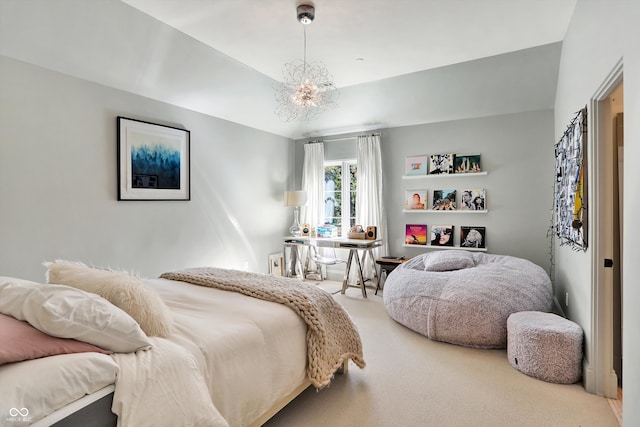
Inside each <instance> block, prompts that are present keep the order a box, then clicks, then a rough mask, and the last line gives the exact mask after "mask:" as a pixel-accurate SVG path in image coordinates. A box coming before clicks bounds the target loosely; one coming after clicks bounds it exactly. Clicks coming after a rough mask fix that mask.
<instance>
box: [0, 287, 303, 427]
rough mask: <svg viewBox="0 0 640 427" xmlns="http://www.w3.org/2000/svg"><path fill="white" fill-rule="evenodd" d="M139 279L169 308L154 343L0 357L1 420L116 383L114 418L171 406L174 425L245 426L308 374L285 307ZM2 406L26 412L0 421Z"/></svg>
mask: <svg viewBox="0 0 640 427" xmlns="http://www.w3.org/2000/svg"><path fill="white" fill-rule="evenodd" d="M145 283H146V284H148V285H149V286H151V287H152V288H153V289H155V290H156V291H157V292H158V293H159V294H160V296H161V297H162V299H163V300H164V302H165V303H166V305H167V307H168V308H169V311H170V312H171V315H172V317H173V318H174V327H173V332H172V334H171V336H170V337H168V338H167V339H161V338H151V341H152V342H153V344H154V347H153V348H152V349H151V350H140V351H138V352H136V353H128V354H115V355H112V356H108V355H104V354H99V353H78V354H67V355H60V356H51V357H46V358H41V359H35V360H29V361H25V362H18V363H11V364H6V365H2V366H0V413H1V414H0V415H1V416H2V418H1V419H0V425H4V424H5V422H10V425H11V426H20V425H28V424H29V423H32V422H35V421H37V420H39V419H41V418H43V417H45V416H46V415H48V414H50V413H52V412H53V411H55V410H58V409H60V408H62V407H64V406H65V405H67V404H69V403H70V402H73V401H75V400H78V399H80V398H82V397H83V396H85V395H87V394H90V393H93V392H95V391H97V390H100V389H102V388H104V387H105V386H108V385H110V384H114V383H115V384H116V387H115V393H114V400H113V406H112V411H113V412H114V413H116V414H117V415H119V417H120V419H119V423H120V424H119V425H126V426H136V427H138V426H144V425H150V426H151V425H167V421H168V422H169V424H171V420H169V419H168V418H167V417H168V415H167V414H171V415H173V416H178V419H179V422H178V424H175V425H189V424H188V423H187V424H185V423H184V422H183V421H186V420H191V421H190V422H191V425H207V426H224V425H226V424H227V423H228V425H229V426H232V427H234V426H246V425H249V424H251V423H252V422H254V421H255V420H256V419H257V418H259V417H260V416H262V415H263V414H264V412H265V411H267V410H268V409H270V408H272V407H273V406H274V404H275V403H277V402H280V401H281V400H282V399H283V398H284V397H285V396H288V395H289V394H290V393H291V392H292V391H293V390H294V389H296V388H298V387H299V386H301V385H302V384H308V379H307V373H306V364H307V354H306V352H307V350H306V332H307V327H306V325H305V323H304V321H303V320H302V319H301V318H300V317H299V316H298V315H297V314H295V313H294V311H292V310H291V309H290V308H288V307H286V306H284V305H281V304H278V303H273V302H267V301H263V300H259V299H256V298H251V297H248V296H244V295H241V294H239V293H235V292H227V291H222V290H218V289H213V288H208V287H202V286H196V285H191V284H188V283H184V282H180V281H174V280H166V279H147V280H145ZM185 361H186V362H185ZM189 364H191V366H192V367H196V368H195V369H189V368H188V366H187V365H189ZM185 367H186V369H185ZM117 375H120V377H117ZM142 391H144V393H143V394H144V398H140V399H139V398H138V396H139V394H140V393H141V392H142ZM160 396H162V398H160ZM167 397H168V398H169V399H168V400H167V399H166V398H167ZM144 399H147V400H144ZM163 399H164V400H163ZM162 402H168V403H166V407H163V405H162ZM10 408H16V409H20V410H21V411H22V408H27V410H28V412H29V414H28V416H27V417H25V418H24V420H23V419H22V417H21V416H19V417H20V418H21V419H20V420H16V419H12V420H10V421H7V417H6V415H8V413H9V410H10ZM164 409H167V411H165V412H163V410H164ZM174 409H175V411H174V412H173V413H171V411H172V410H174ZM13 412H16V411H13ZM180 413H182V414H184V417H183V418H180ZM223 418H224V419H223ZM204 419H206V422H204V421H203V420H204ZM174 421H175V419H174Z"/></svg>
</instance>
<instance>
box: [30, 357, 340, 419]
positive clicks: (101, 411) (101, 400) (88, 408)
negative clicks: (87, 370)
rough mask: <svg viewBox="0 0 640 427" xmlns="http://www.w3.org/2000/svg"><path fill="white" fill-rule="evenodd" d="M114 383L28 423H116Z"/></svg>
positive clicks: (276, 409) (301, 388)
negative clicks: (113, 408) (112, 410)
mask: <svg viewBox="0 0 640 427" xmlns="http://www.w3.org/2000/svg"><path fill="white" fill-rule="evenodd" d="M348 369H349V361H348V360H347V361H345V362H343V364H342V367H341V368H340V369H339V370H338V371H337V373H338V374H346V373H347V371H348ZM309 386H311V382H310V381H309V379H306V380H305V381H304V382H303V383H302V384H300V385H299V386H298V387H296V388H295V389H294V390H292V391H291V393H289V394H287V395H286V396H284V397H283V398H282V399H280V400H279V401H277V402H275V403H274V404H273V405H272V406H271V407H270V408H269V409H267V410H266V411H265V412H264V413H263V414H262V415H260V416H259V417H258V418H256V419H255V420H254V421H253V422H252V423H250V424H249V426H248V427H260V426H261V425H263V424H264V423H266V422H267V421H269V419H271V417H273V416H274V415H275V414H277V413H278V412H280V410H281V409H282V408H284V407H285V406H287V405H288V404H289V403H290V402H291V401H292V400H293V399H295V398H296V397H298V396H299V395H300V394H301V393H302V392H303V391H305V390H306V389H307V388H308V387H309ZM114 389H115V387H114V386H113V385H110V386H108V387H105V388H103V389H101V390H98V391H97V392H95V393H92V394H89V395H86V396H84V397H82V398H80V399H78V400H76V401H75V402H72V403H70V404H68V405H67V406H65V407H63V408H61V409H59V410H58V411H56V412H54V413H52V414H49V415H48V416H46V417H44V418H42V419H41V420H39V421H37V422H35V423H34V424H32V427H45V426H51V427H77V426H79V425H81V426H83V427H116V426H117V424H118V417H117V416H116V415H115V414H114V413H113V412H111V406H112V404H113V392H114Z"/></svg>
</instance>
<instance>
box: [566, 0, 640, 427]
mask: <svg viewBox="0 0 640 427" xmlns="http://www.w3.org/2000/svg"><path fill="white" fill-rule="evenodd" d="M639 22H640V3H639V2H636V1H614V2H612V1H604V0H599V1H594V0H589V1H587V0H579V1H578V3H577V5H576V9H575V11H574V14H573V17H572V19H571V23H570V25H569V28H568V30H567V34H566V37H565V41H564V44H563V48H562V56H561V61H560V73H559V76H558V89H557V94H556V105H555V134H556V137H557V138H559V137H560V135H561V134H562V132H564V130H565V127H566V125H567V121H568V120H570V119H571V118H572V117H573V116H574V114H575V112H576V111H577V110H578V109H580V108H582V107H583V106H584V105H589V104H590V101H591V99H592V98H593V97H594V95H595V94H596V92H597V91H598V88H599V87H600V86H601V85H602V84H603V82H604V81H605V80H606V79H607V75H608V74H609V73H610V72H611V71H612V70H613V68H614V66H615V65H616V64H617V63H618V61H620V60H622V63H623V70H624V113H625V117H626V118H627V119H628V120H625V123H624V127H625V128H624V134H625V137H624V139H625V154H624V156H625V159H627V161H628V162H627V165H632V162H631V161H629V159H637V158H640V144H639V143H638V141H640V122H638V120H637V117H640V50H639V49H638V40H640V25H639ZM589 123H590V125H593V122H592V121H590V122H589ZM590 129H592V128H590ZM592 136H593V135H591V136H590V137H589V141H588V144H589V148H592V143H593V139H592ZM591 166H592V164H590V165H589V167H590V169H589V175H593V174H594V170H593V169H592V167H591ZM592 179H595V177H592ZM624 182H625V186H624V193H625V194H624V218H625V222H626V224H625V225H624V233H625V234H624V242H623V253H624V255H623V265H624V271H623V289H622V293H623V295H624V301H623V308H622V311H623V319H622V323H623V336H622V340H623V360H624V368H623V380H622V382H623V387H624V402H625V404H624V417H623V422H624V425H625V426H637V425H640V406H639V405H637V404H634V403H633V402H640V366H639V365H638V363H637V361H638V360H640V339H639V338H638V328H637V325H640V311H638V307H639V306H640V286H638V277H640V264H639V263H638V260H639V259H640V247H639V246H638V244H637V243H636V242H637V241H638V240H640V229H639V228H638V227H634V226H633V225H634V224H633V221H635V219H636V218H637V216H638V212H639V211H640V199H638V197H636V195H635V193H636V192H637V183H638V182H640V169H639V168H635V167H631V166H630V167H625V168H624ZM592 213H593V210H592V212H591V214H592ZM590 219H592V218H590ZM590 223H591V225H590V226H591V227H593V224H594V221H592V220H591V221H590ZM592 231H593V230H590V234H591V235H592V233H591V232H592ZM591 250H592V248H590V249H589V250H587V252H574V251H572V250H571V249H569V248H567V247H562V246H559V247H557V248H556V249H555V251H556V285H557V286H556V290H557V292H558V293H559V295H562V294H563V293H564V292H569V293H570V295H571V297H570V298H571V301H572V302H571V303H570V306H569V307H568V309H567V314H568V316H569V317H570V318H571V319H572V320H574V321H576V322H577V323H579V324H580V325H581V326H582V328H583V329H584V330H585V339H586V340H587V344H591V342H590V340H591V337H592V333H593V328H594V325H595V324H597V323H598V321H599V320H600V319H595V318H592V316H591V311H592V305H593V303H594V300H593V291H592V289H591V283H592V273H593V267H594V266H593V265H592V255H593V254H592V252H591ZM561 299H562V298H559V300H561ZM605 333H608V332H605ZM586 348H587V349H588V348H589V345H587V347H586ZM590 356H591V355H590V354H587V361H588V362H589V363H594V362H597V361H594V360H591V358H590Z"/></svg>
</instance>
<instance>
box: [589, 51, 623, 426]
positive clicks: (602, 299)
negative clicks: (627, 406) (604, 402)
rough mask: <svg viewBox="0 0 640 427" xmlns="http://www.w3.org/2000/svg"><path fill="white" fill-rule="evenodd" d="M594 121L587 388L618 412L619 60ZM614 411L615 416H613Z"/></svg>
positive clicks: (599, 95) (599, 99)
mask: <svg viewBox="0 0 640 427" xmlns="http://www.w3.org/2000/svg"><path fill="white" fill-rule="evenodd" d="M591 107H592V108H591V110H592V114H593V115H592V124H593V127H592V129H593V134H592V137H593V138H592V141H593V150H592V157H591V158H592V160H593V163H592V170H593V181H592V188H593V198H592V202H593V205H592V212H593V218H592V221H593V222H592V224H593V227H594V229H593V242H592V244H593V246H592V247H593V251H592V268H593V270H592V271H593V274H592V277H593V283H592V290H593V296H594V298H593V307H592V319H593V330H592V334H593V335H592V340H591V345H592V347H591V353H592V354H593V356H594V357H593V359H594V360H593V361H594V378H593V380H594V384H592V385H590V388H591V390H589V391H591V392H593V393H595V394H599V395H602V396H604V397H607V398H610V399H612V401H611V402H615V404H612V408H613V409H614V412H617V411H616V407H618V410H619V419H620V420H621V416H622V369H623V361H622V346H623V342H622V328H623V325H622V298H623V292H622V290H623V286H622V268H623V266H622V258H623V254H622V236H623V228H624V218H623V216H622V213H623V209H622V204H623V203H624V200H623V188H624V179H623V173H622V171H623V167H624V85H623V73H622V62H620V63H619V64H617V66H616V67H615V68H614V70H613V71H612V73H611V74H610V75H609V77H608V79H607V80H606V81H605V82H604V83H603V85H602V86H601V88H600V89H599V91H598V92H597V93H596V95H595V96H594V98H593V100H592V103H591ZM617 415H618V414H617Z"/></svg>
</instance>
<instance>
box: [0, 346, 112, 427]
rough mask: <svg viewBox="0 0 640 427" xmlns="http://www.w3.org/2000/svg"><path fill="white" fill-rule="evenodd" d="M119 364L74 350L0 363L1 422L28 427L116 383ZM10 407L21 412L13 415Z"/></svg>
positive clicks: (107, 357)
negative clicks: (70, 352) (66, 352)
mask: <svg viewBox="0 0 640 427" xmlns="http://www.w3.org/2000/svg"><path fill="white" fill-rule="evenodd" d="M117 373H118V365H117V364H116V363H115V361H114V360H113V359H112V358H111V357H110V356H107V355H105V354H100V353H75V354H63V355H58V356H50V357H44V358H40V359H34V360H27V361H24V362H18V363H9V364H6V365H2V366H0V417H1V418H0V425H3V426H4V425H11V426H25V425H30V424H31V423H33V422H35V421H38V420H39V419H41V418H43V417H45V416H46V415H48V414H50V413H52V412H54V411H55V410H57V409H59V408H62V407H63V406H65V405H66V404H68V403H69V402H73V401H75V400H77V399H80V398H81V397H83V396H85V395H86V394H90V393H93V392H95V391H97V390H100V389H102V388H104V387H106V386H108V385H109V384H113V383H114V382H115V379H116V374H117ZM11 408H16V409H18V410H20V411H21V413H22V414H25V411H24V410H23V408H24V409H26V411H28V414H27V415H26V416H25V417H23V416H22V415H20V413H17V412H16V411H12V413H14V414H17V415H16V416H14V417H12V416H11V413H10V411H11Z"/></svg>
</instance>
